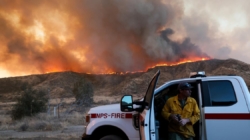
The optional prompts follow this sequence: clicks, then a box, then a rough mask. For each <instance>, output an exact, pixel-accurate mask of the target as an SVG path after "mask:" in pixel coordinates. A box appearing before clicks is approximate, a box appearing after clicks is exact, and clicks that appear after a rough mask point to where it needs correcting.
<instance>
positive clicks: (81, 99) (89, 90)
mask: <svg viewBox="0 0 250 140" xmlns="http://www.w3.org/2000/svg"><path fill="white" fill-rule="evenodd" d="M93 92H94V91H93V86H92V84H91V83H90V82H89V81H87V80H86V79H80V81H78V82H76V83H75V84H74V88H73V94H74V95H75V99H76V103H77V104H78V105H83V104H84V105H85V106H90V105H91V104H92V103H93Z"/></svg>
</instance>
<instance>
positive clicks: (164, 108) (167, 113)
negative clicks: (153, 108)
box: [161, 100, 171, 121]
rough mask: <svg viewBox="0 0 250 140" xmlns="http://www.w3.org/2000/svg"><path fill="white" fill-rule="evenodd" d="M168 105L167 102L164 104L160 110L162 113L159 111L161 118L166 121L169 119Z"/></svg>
mask: <svg viewBox="0 0 250 140" xmlns="http://www.w3.org/2000/svg"><path fill="white" fill-rule="evenodd" d="M170 111H171V110H170V103H169V100H168V101H167V102H166V103H165V105H164V107H163V108H162V111H161V115H162V116H163V118H165V119H166V120H168V121H169V117H170V115H171V113H170Z"/></svg>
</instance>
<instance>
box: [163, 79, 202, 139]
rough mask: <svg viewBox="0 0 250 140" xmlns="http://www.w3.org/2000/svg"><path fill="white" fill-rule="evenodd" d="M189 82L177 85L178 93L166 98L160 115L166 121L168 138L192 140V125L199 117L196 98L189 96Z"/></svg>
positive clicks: (193, 134)
mask: <svg viewBox="0 0 250 140" xmlns="http://www.w3.org/2000/svg"><path fill="white" fill-rule="evenodd" d="M191 88H193V87H192V86H191V85H190V84H189V83H180V84H179V85H178V91H179V93H178V94H177V95H176V96H173V97H171V98H169V99H168V100H167V102H166V103H165V105H164V107H163V109H162V116H163V117H164V118H165V119H166V120H167V121H168V122H169V123H168V139H169V140H193V138H194V137H195V133H194V129H193V125H194V124H195V123H196V122H197V121H198V120H199V119H200V110H199V108H198V105H197V103H196V100H195V99H194V98H192V97H190V96H191V92H192V91H191Z"/></svg>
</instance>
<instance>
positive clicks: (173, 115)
mask: <svg viewBox="0 0 250 140" xmlns="http://www.w3.org/2000/svg"><path fill="white" fill-rule="evenodd" d="M169 118H170V120H172V121H174V122H178V118H177V116H176V114H171V115H170V116H169Z"/></svg>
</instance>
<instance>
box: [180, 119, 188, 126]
mask: <svg viewBox="0 0 250 140" xmlns="http://www.w3.org/2000/svg"><path fill="white" fill-rule="evenodd" d="M189 122H190V120H189V119H187V118H184V119H181V120H180V121H179V123H180V124H181V125H182V126H184V125H186V124H187V123H189Z"/></svg>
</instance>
